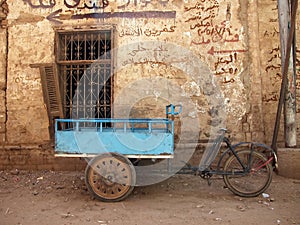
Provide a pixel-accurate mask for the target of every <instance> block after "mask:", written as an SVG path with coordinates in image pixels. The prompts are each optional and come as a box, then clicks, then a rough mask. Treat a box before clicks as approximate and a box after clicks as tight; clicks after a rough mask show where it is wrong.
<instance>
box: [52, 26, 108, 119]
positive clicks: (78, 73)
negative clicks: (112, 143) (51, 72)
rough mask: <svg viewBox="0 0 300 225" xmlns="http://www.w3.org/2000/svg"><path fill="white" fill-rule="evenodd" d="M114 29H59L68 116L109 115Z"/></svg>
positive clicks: (59, 61) (61, 75)
mask: <svg viewBox="0 0 300 225" xmlns="http://www.w3.org/2000/svg"><path fill="white" fill-rule="evenodd" d="M111 49H112V31H111V30H97V31H96V30H92V31H91V30H88V31H76V32H75V31H72V32H70V31H58V32H57V35H56V53H57V54H56V60H57V64H58V73H59V80H60V90H61V91H60V92H61V96H62V104H63V112H64V117H65V118H73V119H77V118H110V117H111V114H112V112H111V104H112V95H113V93H112V90H113V77H112V53H111Z"/></svg>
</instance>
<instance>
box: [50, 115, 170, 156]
mask: <svg viewBox="0 0 300 225" xmlns="http://www.w3.org/2000/svg"><path fill="white" fill-rule="evenodd" d="M107 124H110V125H111V127H109V128H104V127H105V125H107ZM173 150H174V122H173V121H172V120H168V119H80V120H74V119H58V120H56V123H55V151H56V152H57V153H85V154H100V153H104V152H117V153H120V154H124V155H172V154H173Z"/></svg>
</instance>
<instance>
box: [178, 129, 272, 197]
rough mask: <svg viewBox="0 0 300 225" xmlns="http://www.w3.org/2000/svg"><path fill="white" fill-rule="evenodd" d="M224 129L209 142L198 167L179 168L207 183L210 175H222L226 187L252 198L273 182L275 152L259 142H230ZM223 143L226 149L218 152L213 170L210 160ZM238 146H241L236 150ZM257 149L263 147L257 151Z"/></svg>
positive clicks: (214, 157) (239, 194)
mask: <svg viewBox="0 0 300 225" xmlns="http://www.w3.org/2000/svg"><path fill="white" fill-rule="evenodd" d="M225 132H226V129H221V130H220V131H219V135H218V136H217V137H216V138H215V139H214V140H213V141H212V142H210V143H208V147H207V148H206V150H205V152H204V154H203V156H202V158H201V161H200V165H199V167H193V166H191V165H190V164H188V163H186V166H185V167H184V168H183V169H182V171H186V170H190V171H192V172H193V173H195V174H198V175H199V176H200V177H202V178H204V179H207V180H208V184H209V185H210V184H211V181H210V178H211V177H212V176H213V175H222V176H223V180H224V183H225V185H226V187H227V188H228V189H229V190H230V191H231V192H233V193H234V194H236V195H238V196H241V197H255V196H258V195H260V194H262V193H263V192H264V191H265V190H266V189H267V188H268V187H269V186H270V183H271V181H272V172H273V165H274V166H275V168H277V156H276V154H275V152H274V151H273V149H271V148H270V147H268V146H267V145H265V144H260V143H252V142H240V143H238V144H235V145H232V144H231V141H230V140H229V138H227V137H225ZM222 143H224V144H225V145H226V150H225V151H224V152H223V153H222V154H221V156H220V158H219V161H218V163H217V166H216V169H212V163H213V162H214V161H215V159H216V156H217V155H218V153H219V151H220V148H221V145H222ZM249 146H250V147H249ZM240 147H243V148H242V149H238V148H240ZM256 149H262V150H261V151H260V152H259V151H258V150H256ZM226 157H227V158H226ZM224 161H225V162H224ZM222 162H224V163H222ZM222 165H223V166H222ZM182 171H181V172H182ZM184 173H185V172H184Z"/></svg>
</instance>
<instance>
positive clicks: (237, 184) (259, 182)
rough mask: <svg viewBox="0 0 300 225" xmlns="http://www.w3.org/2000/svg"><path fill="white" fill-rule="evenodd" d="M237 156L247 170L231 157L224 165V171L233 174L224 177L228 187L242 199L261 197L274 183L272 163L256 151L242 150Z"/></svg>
mask: <svg viewBox="0 0 300 225" xmlns="http://www.w3.org/2000/svg"><path fill="white" fill-rule="evenodd" d="M237 154H238V156H239V158H240V160H241V162H242V163H243V165H244V166H245V167H246V169H245V170H244V169H243V167H242V166H241V164H240V163H239V161H238V159H237V158H236V157H235V156H234V155H232V156H230V157H229V158H228V159H227V160H226V162H225V165H224V171H225V172H226V173H231V174H227V175H224V176H223V179H224V182H225V184H226V186H227V187H228V188H229V190H231V191H232V192H233V193H234V194H236V195H239V196H242V197H255V196H258V195H260V194H261V193H263V192H264V191H265V190H266V189H267V188H268V187H269V186H270V183H271V181H272V166H271V163H269V162H267V159H266V158H265V157H264V155H262V154H260V153H258V152H256V151H250V150H241V151H238V152H237ZM247 170H248V171H247Z"/></svg>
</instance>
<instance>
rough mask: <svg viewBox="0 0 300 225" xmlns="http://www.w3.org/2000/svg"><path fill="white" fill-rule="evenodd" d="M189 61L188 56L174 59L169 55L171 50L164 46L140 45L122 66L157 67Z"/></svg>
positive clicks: (132, 51)
mask: <svg viewBox="0 0 300 225" xmlns="http://www.w3.org/2000/svg"><path fill="white" fill-rule="evenodd" d="M188 61H189V58H188V57H186V56H182V57H177V56H176V57H175V56H174V57H172V55H171V54H170V53H169V49H168V48H167V47H165V46H163V45H160V46H147V47H145V46H143V45H140V44H139V45H138V46H137V48H135V49H132V50H131V51H130V52H129V53H128V57H126V59H125V60H124V61H122V62H120V64H121V65H122V66H126V65H141V64H148V65H150V66H152V67H153V66H155V65H164V66H168V65H171V64H173V63H182V62H188Z"/></svg>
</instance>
